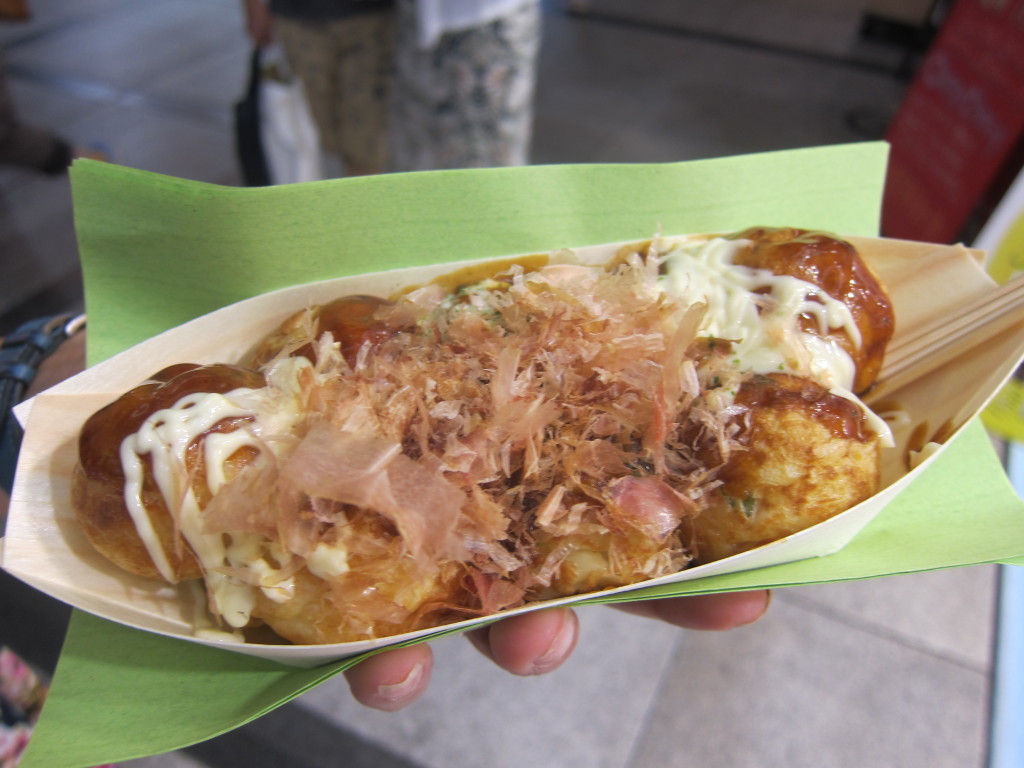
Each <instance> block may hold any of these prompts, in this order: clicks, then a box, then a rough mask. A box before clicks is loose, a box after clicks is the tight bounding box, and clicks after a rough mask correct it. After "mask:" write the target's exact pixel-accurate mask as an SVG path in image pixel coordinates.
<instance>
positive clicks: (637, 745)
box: [0, 0, 1024, 768]
mask: <svg viewBox="0 0 1024 768" xmlns="http://www.w3.org/2000/svg"><path fill="white" fill-rule="evenodd" d="M989 5H991V3H990V4H989ZM996 5H999V4H998V3H997V4H996ZM1003 5H1005V3H1003ZM952 6H953V4H952V3H945V2H933V1H931V0H927V1H925V0H922V1H917V0H643V2H630V1H629V0H575V1H573V2H569V1H567V0H544V2H542V3H541V5H540V34H541V37H540V49H539V55H538V59H537V68H536V90H535V94H534V98H533V107H534V112H533V120H532V142H531V144H530V145H529V150H528V152H529V154H528V160H529V161H530V162H532V163H545V164H546V163H595V162H621V163H628V162H672V161H683V160H692V159H698V158H712V157H721V156H726V155H735V154H740V153H749V152H760V151H769V150H778V149H788V148H796V147H806V146H815V145H826V144H837V143H845V142H856V141H864V140H876V139H881V138H886V137H887V136H889V135H891V133H890V132H891V131H893V127H894V124H895V119H896V117H897V115H898V114H899V113H900V110H901V108H903V107H904V106H905V104H906V103H907V98H908V94H909V93H910V92H911V90H912V86H913V85H914V83H915V78H916V76H917V75H918V73H919V70H920V67H921V65H922V62H923V61H924V60H925V57H926V56H927V53H928V51H929V48H930V46H932V45H933V44H934V42H935V40H936V38H937V36H938V35H939V34H940V33H941V31H942V28H943V24H944V22H945V20H946V19H947V18H948V14H949V12H950V9H951V7H952ZM31 9H32V15H31V17H30V18H29V19H28V20H26V21H22V22H17V23H13V22H11V23H2V24H0V44H2V48H3V61H4V67H5V71H6V77H7V84H8V87H9V89H10V92H11V96H12V100H13V103H14V105H15V107H16V109H17V112H18V114H19V116H20V117H21V118H22V119H24V120H25V121H28V122H31V123H33V124H35V125H37V126H40V127H42V128H44V129H47V130H50V131H53V132H55V133H58V134H60V135H62V136H64V137H65V138H66V139H67V140H68V142H69V143H70V144H72V145H74V146H76V147H80V148H91V150H94V151H97V152H102V153H103V154H105V155H106V156H107V157H108V158H109V159H110V160H111V161H113V162H116V163H119V164H123V165H126V166H131V167H134V168H140V169H144V170H148V171H155V172H160V173H165V174H170V175H173V176H179V177H184V178H189V179H195V180H200V181H206V182H211V183H215V184H225V185H240V184H243V183H244V180H243V179H244V177H243V173H242V170H241V168H240V165H239V162H238V159H237V155H236V146H235V138H234V121H233V109H232V108H233V105H234V104H235V102H237V101H238V100H239V99H240V97H241V96H242V94H243V91H244V89H245V84H246V77H247V74H248V72H247V70H248V64H249V53H250V39H249V36H248V34H247V32H246V22H245V17H244V14H243V7H242V4H241V3H240V2H239V0H162V2H159V3H149V2H140V1H139V0H38V1H37V2H34V3H32V6H31ZM1022 24H1024V21H1022ZM1018 31H1019V30H1018ZM1018 39H1019V40H1022V39H1024V38H1021V37H1019V38H1018ZM1020 48H1021V49H1022V50H1024V45H1021V46H1020ZM1011 138H1013V137H1011ZM1015 140H1016V139H1015ZM1010 143H1011V144H1013V142H1010ZM1015 152H1016V154H1015ZM1018 156H1019V142H1018V143H1017V144H1014V145H1013V146H1012V147H1010V148H1009V149H1006V150H1005V152H1004V153H1003V155H1001V157H1000V159H999V161H998V162H996V163H995V166H996V167H995V169H994V170H993V171H992V172H991V173H988V174H987V175H986V176H985V179H984V183H983V184H981V182H979V184H981V187H979V188H980V189H981V191H979V192H977V193H975V194H972V196H971V199H970V200H969V201H968V203H966V204H965V205H966V208H967V209H969V210H966V212H961V214H958V215H961V218H960V219H959V220H958V223H957V233H956V234H958V235H959V234H960V233H962V232H969V231H970V230H971V227H972V226H973V227H975V228H976V227H977V222H978V216H979V215H980V214H979V211H980V212H982V213H984V212H985V211H988V210H991V204H992V203H991V200H990V199H989V198H990V197H991V195H992V194H994V192H993V190H996V191H998V190H999V189H1000V188H1002V189H1005V186H1006V184H1008V179H1007V178H1004V177H1005V176H1006V170H1007V168H1009V167H1010V166H1012V165H1013V164H1014V163H1016V159H1015V158H1017V157H1018ZM907 162H908V164H910V165H913V158H910V159H908V161H907ZM1016 167H1019V165H1018V166H1015V168H1016ZM1000 185H1002V186H1001V187H1000ZM986 195H987V196H988V197H986ZM986 206H987V207H986ZM962 207H963V206H962ZM972 217H973V218H972ZM947 218H948V217H947ZM81 309H82V287H81V273H80V270H79V267H78V263H77V249H76V243H75V234H74V227H73V219H72V210H71V202H70V196H69V187H68V182H67V177H66V175H64V174H57V175H54V176H43V175H40V174H38V173H35V172H33V171H30V170H26V169H20V168H16V167H12V166H4V167H2V168H0V335H3V334H4V333H7V332H9V331H10V330H12V329H13V328H15V327H17V325H19V324H20V323H21V322H23V321H25V320H27V319H30V318H33V317H37V316H40V315H46V314H50V313H55V312H62V311H79V310H81ZM997 586H998V570H997V568H996V567H995V566H982V567H974V568H968V569H959V570H955V571H945V572H938V573H928V574H919V575H913V576H906V577H899V578H890V579H884V580H880V581H873V582H862V583H850V584H835V585H827V586H820V587H812V588H801V589H792V590H780V591H778V592H777V593H776V595H775V600H774V605H773V607H772V609H771V611H769V615H768V616H767V617H766V618H765V619H763V620H762V621H760V622H758V623H757V624H755V625H752V626H750V627H746V628H744V629H741V630H737V631H734V632H730V633H727V634H723V635H706V634H696V633H686V632H680V631H676V630H673V629H670V628H668V627H664V626H660V625H655V624H652V623H646V622H644V621H642V620H640V619H637V618H635V617H631V616H627V615H625V614H622V613H619V612H617V611H615V610H613V609H610V608H587V609H585V610H583V611H582V612H581V619H582V624H583V641H582V643H581V646H580V648H579V649H578V651H577V652H576V654H575V655H574V657H573V658H572V660H571V661H570V662H569V663H568V664H567V665H566V667H564V668H563V669H561V670H559V671H558V672H557V673H555V674H553V675H548V676H546V677H544V678H537V679H516V678H512V677H510V676H508V675H505V674H504V673H501V672H499V671H498V670H497V669H495V668H493V667H492V666H491V665H490V664H489V663H488V662H486V661H485V660H484V659H483V658H482V657H480V656H479V655H478V654H476V653H475V652H474V651H473V650H472V649H471V648H470V646H469V645H468V643H466V642H465V641H464V640H461V639H460V638H450V639H446V640H443V641H442V642H440V643H438V644H437V647H436V651H437V658H438V660H437V665H436V671H435V683H434V685H433V687H432V689H431V691H430V693H429V694H428V695H427V697H426V698H425V699H423V700H421V701H420V702H418V703H417V704H416V705H414V706H413V707H412V708H410V709H409V710H406V711H403V712H401V713H398V714H390V715H386V714H382V713H377V712H370V711H367V710H363V709H361V708H360V707H359V706H358V705H356V704H354V703H353V701H352V700H351V699H350V697H349V695H348V691H347V688H346V686H345V684H344V682H343V681H341V680H337V681H333V682H331V683H328V684H325V685H322V686H320V687H319V688H317V689H315V690H313V691H311V692H309V693H308V694H306V695H304V696H303V697H302V698H301V699H300V700H298V701H297V702H295V703H293V704H289V705H287V706H285V707H283V708H281V709H280V710H278V711H276V712H274V713H272V714H270V715H268V716H266V717H264V718H262V719H261V720H259V721H257V722H256V723H253V724H252V725H250V726H247V727H244V728H241V729H239V730H237V731H235V732H233V733H230V734H228V735H226V736H224V737H221V738H219V739H215V740H213V741H211V742H207V743H205V744H201V745H197V746H196V747H193V748H190V749H187V750H183V751H182V752H178V753H173V754H168V755H161V756H154V757H148V758H144V759H140V760H138V761H134V762H131V763H128V764H126V765H132V766H137V767H141V768H157V767H162V766H166V767H167V768H177V767H181V768H186V767H189V766H193V767H195V768H199V767H201V766H210V768H217V767H218V766H243V765H244V766H282V765H288V766H300V767H303V766H310V767H313V766H328V765H331V766H376V767H383V768H386V767H388V766H395V767H396V768H404V767H406V766H408V767H409V768H413V767H415V766H420V767H421V768H462V767H463V766H465V767H466V768H470V766H473V767H475V766H481V765H486V766H488V768H505V767H506V766H508V767H509V768H511V767H512V766H522V765H538V766H555V767H559V766H574V767H575V766H588V767H592V768H605V767H607V768H648V767H651V768H653V766H690V765H693V766H704V767H706V768H707V767H711V766H714V767H717V766H722V767H725V766H749V765H787V766H790V768H799V767H800V766H815V767H816V768H817V767H819V766H858V767H859V766H862V765H927V766H930V768H943V767H944V766H949V767H950V768H953V767H954V766H955V767H956V768H963V767H964V766H982V765H986V763H987V760H988V756H989V749H988V747H989V713H990V700H991V687H992V679H993V669H994V656H993V645H994V637H995V628H996V609H995V607H996V600H997ZM16 592H17V594H15V593H16ZM0 593H2V597H3V602H2V603H0V627H4V629H3V630H2V631H0V643H8V644H13V645H15V646H17V648H16V649H17V650H18V651H19V653H21V654H22V655H23V656H25V657H26V658H28V659H29V660H30V661H32V662H33V663H35V664H37V665H38V666H39V668H40V669H42V670H43V671H46V670H47V669H49V668H50V667H51V666H52V664H53V662H54V660H55V658H56V654H57V651H58V649H59V643H60V639H61V634H62V631H63V630H62V626H63V623H62V622H63V621H64V614H63V611H62V610H61V609H60V608H59V607H57V606H55V605H50V604H49V603H47V602H46V601H43V600H40V599H37V598H36V596H34V595H31V594H29V595H25V594H23V593H22V591H20V590H18V589H17V588H16V587H15V586H13V585H11V584H9V583H8V582H7V581H4V582H2V583H0Z"/></svg>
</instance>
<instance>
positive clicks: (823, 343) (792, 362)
mask: <svg viewBox="0 0 1024 768" xmlns="http://www.w3.org/2000/svg"><path fill="white" fill-rule="evenodd" d="M749 245H750V241H748V240H727V239H725V238H721V237H716V238H712V239H710V240H703V239H701V240H692V241H681V242H680V241H655V247H656V248H658V250H660V251H661V257H662V259H663V260H664V263H665V268H666V274H665V275H664V276H663V277H662V279H661V286H662V289H663V290H664V291H665V292H666V293H669V294H672V295H674V296H678V297H681V298H683V300H684V301H685V302H687V303H696V302H705V303H706V304H707V307H708V310H707V312H706V314H705V317H704V320H703V323H702V325H701V328H700V331H699V334H700V335H702V336H706V337H709V338H719V339H725V340H728V341H730V342H732V360H733V364H734V365H735V366H736V367H737V368H738V369H739V370H741V371H751V372H753V373H761V374H767V373H773V372H778V371H784V372H788V373H795V374H798V375H802V376H809V377H810V378H812V379H814V380H815V381H817V382H818V383H819V384H821V385H822V386H823V387H825V388H826V389H828V390H829V391H831V392H833V393H834V394H837V395H839V396H841V397H845V398H847V399H848V400H851V401H852V402H854V403H856V404H857V405H858V407H860V408H861V409H862V410H863V411H864V413H865V416H866V418H867V420H868V423H869V426H870V428H871V429H873V430H874V431H875V432H876V433H877V434H878V435H879V437H880V438H881V440H882V442H883V445H884V444H888V443H890V442H891V440H892V434H891V431H890V429H889V427H888V425H887V424H886V423H885V421H884V420H883V419H880V418H878V416H876V415H875V414H874V413H873V412H872V411H871V410H870V409H869V408H867V407H866V406H865V405H864V404H863V403H862V402H861V401H860V399H859V398H857V397H856V396H855V395H854V394H853V393H852V392H851V388H852V386H853V380H854V376H855V374H856V366H855V365H854V362H853V360H852V358H851V357H850V355H849V354H848V353H847V352H846V350H844V349H843V348H842V347H841V346H840V345H839V344H838V343H836V341H835V340H834V339H833V338H830V337H827V336H826V335H825V334H827V333H828V332H829V331H831V330H839V329H841V330H843V331H844V332H845V333H846V334H847V335H848V336H849V338H850V340H851V341H852V342H853V344H854V345H860V343H861V334H860V329H859V328H857V324H856V322H855V321H854V319H853V315H852V313H851V312H850V309H849V307H847V306H846V304H845V303H843V302H842V301H839V300H837V299H834V298H832V297H831V296H829V295H828V294H827V293H826V292H825V291H823V290H822V289H821V288H819V287H818V286H816V285H814V284H813V283H809V282H807V281H805V280H801V279H799V278H796V277H791V276H789V275H776V274H775V273H774V272H771V271H770V270H767V269H756V268H753V267H747V266H743V265H740V264H735V263H733V260H734V258H735V256H736V254H737V253H738V252H739V251H740V250H741V249H743V248H746V247H748V246H749ZM802 315H806V316H808V317H811V318H813V319H814V320H815V322H816V324H817V326H818V330H819V332H820V334H821V335H818V334H814V333H807V332H805V331H803V330H801V328H800V321H799V318H800V317H801V316H802Z"/></svg>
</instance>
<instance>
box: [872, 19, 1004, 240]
mask: <svg viewBox="0 0 1024 768" xmlns="http://www.w3.org/2000/svg"><path fill="white" fill-rule="evenodd" d="M886 139H887V140H888V141H889V142H890V143H891V145H892V150H891V156H890V161H889V176H888V180H887V183H886V190H885V199H884V204H883V210H882V233H883V234H884V235H885V236H887V237H898V238H906V239H909V240H924V241H928V242H937V243H951V242H954V241H955V240H956V239H957V238H958V237H959V236H960V235H961V233H962V231H963V228H964V226H965V224H966V223H967V220H968V218H969V217H970V216H971V214H972V213H973V212H974V210H975V208H976V207H977V206H978V204H979V203H980V202H981V200H982V198H983V197H984V196H985V194H986V193H987V192H988V191H989V190H990V188H991V186H992V184H993V182H994V181H996V179H997V178H998V177H1000V175H1001V174H1002V173H1003V172H1004V171H1005V170H1007V169H1006V168H1005V167H1004V164H1006V163H1007V162H1010V161H1013V162H1016V157H1015V149H1016V148H1017V147H1018V146H1019V144H1020V142H1021V141H1022V140H1024V0H959V1H958V2H957V3H956V5H955V6H954V7H953V10H952V11H951V12H950V15H949V17H948V18H947V20H946V22H945V24H944V25H943V27H942V29H941V31H940V32H939V35H938V36H937V37H936V40H935V42H934V43H933V45H932V47H931V49H930V50H929V52H928V54H927V56H926V57H925V59H924V61H923V62H922V64H921V68H920V69H919V71H918V73H917V75H916V76H915V78H914V81H913V83H912V84H911V86H910V88H909V89H908V91H907V94H906V96H905V98H904V100H903V104H902V105H901V106H900V110H899V112H898V113H897V115H896V117H895V119H894V120H893V122H892V124H891V125H890V126H889V131H888V133H887V134H886ZM1011 170H1013V169H1011Z"/></svg>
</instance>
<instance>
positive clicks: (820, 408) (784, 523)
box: [695, 374, 880, 562]
mask: <svg viewBox="0 0 1024 768" xmlns="http://www.w3.org/2000/svg"><path fill="white" fill-rule="evenodd" d="M736 402H737V404H739V405H743V406H746V408H747V409H748V411H747V415H746V416H745V418H746V419H747V420H748V421H747V426H746V429H745V430H744V431H743V432H742V433H741V437H740V442H741V443H742V447H741V449H739V450H736V451H734V452H733V453H732V454H731V455H730V457H729V460H728V462H727V463H726V465H725V467H724V468H723V469H722V472H721V474H720V475H719V479H720V480H721V481H722V485H721V487H719V488H718V489H716V490H715V491H713V492H712V494H711V497H710V498H709V499H708V500H707V501H708V504H707V507H706V508H705V509H704V510H702V511H701V513H700V515H699V516H698V517H697V519H696V521H695V529H696V542H697V556H698V560H699V561H700V562H708V561H711V560H718V559H721V558H723V557H728V556H730V555H734V554H737V553H739V552H743V551H745V550H748V549H753V548H755V547H758V546H761V545H762V544H767V543H768V542H771V541H775V540H777V539H781V538H784V537H786V536H789V535H790V534H793V533H796V532H797V531H801V530H803V529H804V528H808V527H810V526H812V525H815V524H816V523H820V522H821V521H823V520H826V519H828V518H830V517H832V516H834V515H836V514H838V513H839V512H842V511H844V510H846V509H848V508H850V507H852V506H854V505H855V504H858V503H859V502H861V501H863V500H865V499H867V498H868V497H870V496H871V495H872V494H873V493H874V492H875V490H876V488H877V487H878V475H879V451H880V444H879V438H878V436H877V435H875V434H874V433H873V432H871V431H870V430H868V429H867V426H866V423H865V418H864V414H863V412H862V411H861V409H860V408H859V407H858V406H857V405H856V404H855V403H853V402H851V401H850V400H848V399H846V398H843V397H839V396H838V395H834V394H831V393H830V392H829V391H828V390H826V389H824V388H823V387H821V386H819V385H818V384H815V383H814V382H813V381H811V380H810V379H804V378H801V377H798V376H791V375H788V374H771V375H767V376H760V375H758V376H754V377H752V378H751V379H749V380H748V381H747V382H746V383H745V384H744V385H743V386H742V387H741V388H740V391H739V393H738V394H737V397H736Z"/></svg>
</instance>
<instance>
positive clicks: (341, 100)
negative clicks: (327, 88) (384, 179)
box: [335, 11, 395, 176]
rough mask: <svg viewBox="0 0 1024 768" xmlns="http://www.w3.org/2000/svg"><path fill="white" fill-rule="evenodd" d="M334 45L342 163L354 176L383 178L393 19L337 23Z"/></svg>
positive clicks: (382, 16)
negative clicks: (379, 176)
mask: <svg viewBox="0 0 1024 768" xmlns="http://www.w3.org/2000/svg"><path fill="white" fill-rule="evenodd" d="M335 43H336V45H337V49H336V50H337V63H338V86H339V91H338V107H339V109H338V132H339V136H340V138H339V142H340V144H341V146H342V154H341V156H342V160H343V161H344V162H345V165H346V167H347V168H348V171H349V173H350V174H351V175H353V176H358V175H363V174H368V173H383V172H385V171H386V170H388V166H389V163H390V155H391V141H390V130H389V126H390V118H391V84H392V80H393V77H394V60H395V18H394V14H393V13H392V12H390V11H389V12H384V13H368V14H362V15H359V16H354V17H352V18H350V19H346V20H344V21H343V22H338V23H337V24H336V29H335Z"/></svg>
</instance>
